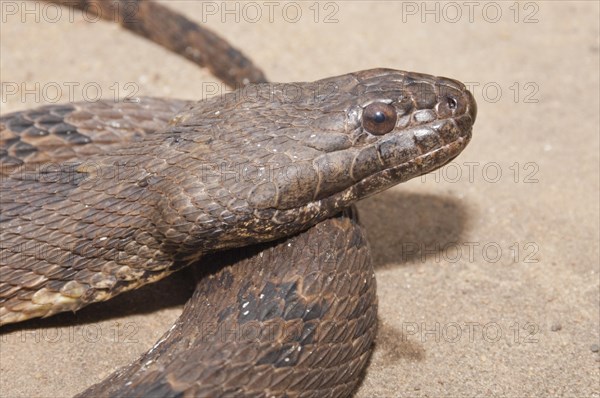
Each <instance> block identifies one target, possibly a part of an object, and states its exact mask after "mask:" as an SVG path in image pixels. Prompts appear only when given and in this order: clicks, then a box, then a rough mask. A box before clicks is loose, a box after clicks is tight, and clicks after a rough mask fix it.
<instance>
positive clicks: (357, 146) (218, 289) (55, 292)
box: [0, 69, 476, 397]
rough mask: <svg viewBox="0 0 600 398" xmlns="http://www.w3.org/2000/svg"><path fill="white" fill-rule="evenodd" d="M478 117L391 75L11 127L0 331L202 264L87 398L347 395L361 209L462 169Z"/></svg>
mask: <svg viewBox="0 0 600 398" xmlns="http://www.w3.org/2000/svg"><path fill="white" fill-rule="evenodd" d="M236 79H237V80H244V79H248V78H247V77H243V78H239V76H238V77H236V78H235V79H234V80H236ZM261 79H262V78H257V79H255V80H258V81H260V80H261ZM237 80H236V81H237ZM253 81H254V80H253ZM475 117H476V105H475V101H474V99H473V96H472V95H471V94H470V93H469V91H468V90H467V89H466V88H465V87H464V85H462V84H461V83H459V82H456V81H454V80H451V79H446V78H440V77H433V76H429V75H424V74H418V73H409V72H402V71H397V70H391V69H372V70H365V71H361V72H355V73H350V74H346V75H341V76H336V77H331V78H327V79H323V80H319V81H316V82H310V83H287V84H273V83H258V82H257V83H252V84H249V85H247V86H246V87H243V88H240V89H238V90H236V91H234V92H231V93H228V94H225V95H223V96H220V97H215V98H211V99H208V100H203V101H199V102H191V101H182V100H171V99H159V98H139V99H138V100H137V101H135V102H106V101H100V102H96V103H74V104H66V105H53V106H45V107H41V108H37V109H33V110H29V111H23V112H16V113H12V114H7V115H4V116H2V117H1V118H0V166H1V167H2V181H1V188H2V190H1V193H2V195H1V198H0V227H1V230H0V237H1V245H2V246H1V250H2V253H1V257H0V261H1V263H0V265H1V267H0V324H8V323H14V322H20V321H23V320H26V319H29V318H33V317H44V316H49V315H52V314H54V313H57V312H62V311H75V310H77V309H79V308H81V307H83V306H85V305H88V304H90V303H93V302H97V301H103V300H107V299H109V298H111V297H113V296H115V295H116V294H119V293H121V292H124V291H127V290H131V289H135V288H137V287H139V286H141V285H144V284H147V283H150V282H153V281H155V280H158V279H161V278H163V277H165V276H166V275H168V274H170V273H172V272H174V271H176V270H178V269H180V268H182V267H185V266H188V265H191V264H194V266H195V267H196V269H197V270H198V272H200V273H202V274H203V277H202V278H199V280H198V282H197V286H196V290H195V292H194V295H193V297H192V298H191V299H190V301H189V302H188V303H187V304H186V306H185V308H184V310H183V313H182V315H181V316H180V318H179V319H178V321H177V322H176V324H175V325H173V327H172V328H171V329H170V330H169V331H168V332H167V333H166V334H165V335H164V336H163V337H162V338H161V339H160V341H159V342H158V343H157V344H156V345H155V346H154V347H153V348H152V349H151V350H150V351H149V352H148V353H146V354H145V355H143V356H142V357H141V358H140V359H139V360H138V361H136V362H134V363H132V364H130V365H129V366H127V367H125V368H123V369H120V370H117V371H116V372H115V373H113V374H112V375H111V376H110V377H109V378H107V379H106V380H104V381H103V382H101V383H99V384H97V385H95V386H92V387H91V388H90V389H88V390H87V391H85V392H83V393H82V394H81V396H90V397H98V396H156V397H161V396H202V397H215V396H248V397H254V396H256V397H263V396H264V397H270V396H286V397H292V396H298V397H328V396H331V397H343V396H348V395H350V394H351V393H352V391H353V390H354V389H355V388H356V386H357V384H358V383H359V381H360V375H361V373H362V371H363V370H364V369H365V367H366V364H367V361H368V358H369V354H370V351H371V346H372V343H373V339H374V336H375V332H376V311H377V299H376V294H375V280H374V274H373V270H372V267H371V262H370V257H369V253H368V245H367V241H366V238H365V233H364V231H363V230H362V228H361V227H360V224H359V223H358V221H357V217H356V214H355V211H354V210H353V209H352V204H353V203H355V202H356V201H357V200H360V199H362V198H365V197H367V196H369V195H372V194H375V193H377V192H380V191H382V190H384V189H387V188H389V187H391V186H393V185H395V184H397V183H400V182H403V181H406V180H408V179H411V178H413V177H415V176H418V175H421V174H423V173H427V172H430V171H432V170H434V169H436V168H438V167H441V166H443V165H444V164H446V163H447V162H449V161H450V160H452V159H453V158H454V157H456V156H457V155H458V154H459V153H460V152H461V151H462V150H463V149H464V148H465V146H466V145H467V143H468V142H469V140H470V138H471V131H472V126H473V123H474V121H475Z"/></svg>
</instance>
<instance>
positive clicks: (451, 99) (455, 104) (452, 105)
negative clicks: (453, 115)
mask: <svg viewBox="0 0 600 398" xmlns="http://www.w3.org/2000/svg"><path fill="white" fill-rule="evenodd" d="M446 103H447V104H448V108H450V109H456V108H457V107H458V101H457V100H456V98H454V97H450V96H448V97H446Z"/></svg>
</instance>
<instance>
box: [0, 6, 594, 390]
mask: <svg viewBox="0 0 600 398" xmlns="http://www.w3.org/2000/svg"><path fill="white" fill-rule="evenodd" d="M206 4H209V3H206ZM210 4H211V7H212V6H214V7H216V9H217V11H222V9H221V7H222V4H221V3H220V2H216V3H210ZM254 4H255V5H258V7H259V9H260V10H261V11H262V13H263V14H262V16H260V17H257V15H256V14H254V13H251V12H252V11H253V10H252V9H251V8H248V6H247V4H246V3H240V4H239V7H240V8H239V13H238V15H239V17H240V19H239V21H235V19H234V16H235V15H230V14H227V15H220V14H217V15H206V14H205V15H204V17H205V19H206V25H207V26H209V27H210V28H212V29H214V30H215V31H217V32H219V33H220V34H222V35H223V36H224V37H226V38H227V39H228V40H230V41H231V42H232V43H234V44H235V45H236V46H238V47H239V48H241V49H243V50H244V51H245V53H246V54H248V55H249V56H251V57H252V58H253V59H254V60H255V61H256V62H257V63H258V64H259V65H261V66H262V67H263V68H264V70H265V72H266V74H267V76H268V77H269V78H270V79H271V80H273V81H281V82H290V81H309V80H314V79H319V78H322V77H326V76H332V75H336V74H342V73H347V72H351V71H355V70H360V69H366V68H372V67H390V68H396V69H404V70H412V71H419V72H424V73H431V74H436V75H444V76H449V77H452V78H455V79H458V80H461V81H463V82H467V83H469V84H470V85H471V87H472V88H473V93H474V95H475V98H476V99H477V102H478V105H479V114H478V118H477V122H476V125H475V129H474V136H473V140H472V142H471V143H470V145H469V147H468V148H467V149H466V150H465V151H464V152H463V153H462V154H461V155H460V157H458V158H457V159H456V160H455V161H454V163H453V164H452V165H450V166H448V167H447V168H445V169H444V170H443V171H441V172H437V173H435V174H433V175H428V176H426V177H424V178H419V179H416V180H413V181H410V182H408V183H406V184H403V185H401V186H398V187H395V188H394V189H391V190H389V191H387V192H384V193H382V194H380V195H377V196H375V197H372V198H369V199H367V200H364V201H363V202H361V203H360V205H359V208H360V211H361V218H362V220H363V221H364V223H365V224H366V227H367V228H368V231H369V241H370V243H371V247H372V251H373V257H374V262H375V267H376V275H377V280H378V296H379V303H380V309H379V317H380V326H381V330H380V333H379V336H378V341H377V347H376V350H375V353H374V355H373V357H372V361H371V363H370V366H369V368H368V371H367V373H366V376H365V378H364V381H363V383H362V385H361V387H360V389H359V391H358V392H357V397H361V398H367V397H463V396H499V397H524V396H528V397H531V396H544V397H545V396H568V397H598V396H600V387H599V386H600V371H599V368H600V356H599V353H598V345H599V344H600V341H599V333H600V331H599V322H600V320H599V313H600V308H599V298H600V296H599V295H600V292H599V284H600V282H599V272H600V269H599V249H598V242H599V240H600V239H599V230H600V227H599V219H600V215H599V197H598V192H599V128H598V126H599V105H600V104H599V72H598V71H599V22H598V21H599V19H598V16H599V5H598V3H597V2H571V1H569V2H567V1H556V2H541V1H540V2H536V3H531V2H529V3H519V4H518V7H515V5H514V4H516V3H513V2H493V3H479V2H475V6H474V8H473V9H471V11H472V15H470V13H469V11H470V9H469V8H468V7H469V6H468V5H465V3H462V2H458V3H435V2H432V3H427V4H426V5H425V4H424V3H421V2H349V1H348V2H331V3H327V4H328V5H326V4H325V3H320V4H319V5H318V7H317V8H318V9H319V11H320V12H319V13H318V15H317V14H315V13H314V10H315V8H314V7H313V9H311V8H310V7H311V6H313V3H312V2H303V3H285V4H292V5H291V6H290V5H288V6H287V7H288V8H286V13H285V14H282V12H283V9H284V5H285V4H284V3H277V4H278V7H276V8H275V12H274V14H273V20H272V22H271V21H269V16H268V8H267V5H265V3H263V2H257V3H254ZM10 5H12V6H16V7H17V10H18V13H17V14H15V15H13V14H12V11H11V10H12V8H11V9H8V8H7V6H10ZM295 5H299V6H300V7H301V10H302V15H301V16H300V17H299V21H297V22H293V19H294V18H295V16H294V15H295V14H294V13H293V11H294V9H295V8H291V7H295ZM0 6H1V7H2V18H3V20H2V25H1V32H0V33H1V42H0V50H1V57H0V60H1V61H0V68H1V76H0V80H1V82H2V103H1V105H2V113H3V114H4V113H7V112H10V111H17V110H21V109H26V108H32V107H36V106H39V105H41V104H43V103H47V102H67V101H70V100H80V99H82V98H93V97H94V96H95V95H96V91H94V90H96V89H98V88H99V89H100V91H98V93H99V94H100V95H101V96H102V97H104V98H113V97H114V96H115V95H119V96H123V95H125V94H129V93H131V90H130V87H134V88H135V89H136V90H137V92H136V94H137V95H153V96H170V97H179V98H187V99H198V98H202V96H203V95H205V92H206V88H207V83H208V84H212V83H213V82H215V79H214V78H213V77H212V76H210V75H209V74H208V72H207V71H206V70H203V69H200V68H198V67H196V66H195V65H193V64H191V63H190V62H188V61H186V60H184V59H181V58H179V57H178V56H176V55H173V54H170V53H168V52H167V51H166V50H163V49H162V48H160V47H158V46H156V45H153V44H151V43H149V42H147V41H145V40H143V39H141V38H139V37H137V36H134V35H132V34H130V33H128V32H125V31H124V30H122V29H121V28H119V27H118V26H115V25H112V24H108V23H105V22H93V23H90V22H86V21H85V20H83V19H82V17H81V14H80V13H74V14H73V15H72V18H71V14H69V13H68V12H66V11H64V10H63V12H62V14H61V15H60V16H59V17H57V18H55V17H56V14H53V12H54V11H55V10H54V9H51V8H45V6H43V5H36V4H35V3H33V2H21V1H17V2H12V1H3V2H1V3H0ZM170 6H171V7H173V8H176V9H178V10H180V11H181V12H182V13H184V14H185V15H187V16H189V17H190V18H192V19H194V20H196V21H199V22H202V19H203V16H202V14H201V11H202V3H201V2H196V1H186V2H173V3H172V4H170ZM244 6H246V8H244ZM24 7H29V8H28V9H33V10H34V11H33V14H26V15H24V14H22V13H21V11H22V10H23V8H24ZM230 7H233V5H231V4H230ZM251 7H254V10H256V7H255V6H254V5H252V6H251ZM425 7H427V9H429V10H433V11H432V13H427V12H426V10H425ZM436 7H437V11H436ZM211 9H212V8H211ZM244 10H245V11H244ZM498 10H500V12H501V13H500V14H498ZM9 11H10V12H9ZM457 11H458V13H457ZM517 11H518V12H517ZM332 13H333V14H332ZM471 16H472V18H471ZM36 17H37V18H39V22H36ZM436 17H437V18H439V20H438V21H436ZM332 18H333V20H332ZM36 85H37V86H36ZM15 87H17V93H16V94H13V93H12V90H13V88H15ZM31 87H34V88H33V90H32V92H33V94H32V93H31V92H30V93H29V94H26V93H25V91H24V89H30V88H31ZM69 87H74V89H73V92H72V93H71V92H69ZM52 90H54V91H52ZM87 90H91V91H87ZM36 94H37V95H36ZM191 288H192V286H191V284H190V278H189V275H186V274H185V273H183V274H179V275H175V276H174V277H172V278H169V280H166V281H164V282H161V283H158V284H156V285H154V286H148V287H146V288H144V289H142V290H141V291H138V292H134V293H132V294H127V295H123V296H121V297H119V298H117V299H116V300H114V301H113V302H109V303H104V304H100V305H95V306H92V307H89V308H87V309H85V310H82V311H81V312H80V313H78V314H76V315H73V314H63V315H60V316H57V317H55V318H51V319H45V320H38V321H33V322H29V323H27V324H26V327H24V328H23V327H22V328H20V329H19V328H17V329H8V330H5V331H3V333H2V334H1V335H0V395H1V396H2V397H62V396H70V395H73V394H75V393H76V392H78V391H81V390H83V389H84V388H85V387H86V386H89V385H91V384H92V383H95V382H97V381H99V380H101V379H102V378H104V377H105V376H107V375H108V374H110V373H111V372H112V371H114V370H115V369H116V368H118V367H119V366H122V365H124V364H126V363H128V362H130V361H132V360H134V359H136V358H137V357H138V356H139V355H140V354H141V353H142V352H145V351H146V350H147V349H149V348H150V347H151V346H152V345H153V344H154V342H155V341H156V340H157V339H158V338H159V337H160V335H161V334H162V333H163V332H164V331H166V330H167V329H168V328H169V327H170V325H171V324H172V322H173V321H174V320H175V319H176V317H177V316H178V314H179V313H180V311H181V308H182V305H183V303H184V302H185V301H186V299H187V297H189V294H190V292H191Z"/></svg>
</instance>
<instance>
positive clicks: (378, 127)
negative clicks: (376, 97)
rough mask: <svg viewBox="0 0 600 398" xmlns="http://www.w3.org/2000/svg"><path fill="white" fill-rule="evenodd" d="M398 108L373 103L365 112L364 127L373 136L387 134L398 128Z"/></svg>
mask: <svg viewBox="0 0 600 398" xmlns="http://www.w3.org/2000/svg"><path fill="white" fill-rule="evenodd" d="M397 119H398V115H397V114H396V108H394V107H393V106H392V105H389V104H384V103H383V102H373V103H372V104H369V105H367V106H366V108H365V110H364V111H363V117H362V126H363V128H364V129H365V130H367V131H368V132H369V133H371V134H373V135H383V134H387V133H389V132H390V131H392V130H393V129H394V127H395V126H396V120H397Z"/></svg>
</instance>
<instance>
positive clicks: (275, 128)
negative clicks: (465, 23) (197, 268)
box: [167, 69, 477, 246]
mask: <svg viewBox="0 0 600 398" xmlns="http://www.w3.org/2000/svg"><path fill="white" fill-rule="evenodd" d="M476 109H477V108H476V104H475V101H474V99H473V96H472V95H471V93H470V92H469V91H468V90H467V89H466V88H465V86H464V85H463V84H462V83H459V82H457V81H455V80H451V79H447V78H442V77H434V76H429V75H424V74H418V73H409V72H402V71H396V70H390V69H373V70H366V71H361V72H356V73H350V74H346V75H342V76H337V77H332V78H328V79H323V80H319V81H315V82H312V83H286V84H273V83H262V84H256V85H249V86H247V87H245V88H243V89H241V90H238V91H235V92H232V93H228V94H226V95H224V96H222V97H219V98H212V99H209V100H206V101H202V102H199V103H197V104H196V105H194V106H193V107H191V108H190V109H189V110H187V111H185V112H183V113H181V114H180V115H179V116H178V117H177V123H176V124H175V125H174V126H172V128H171V132H172V133H177V134H176V135H177V137H176V139H173V140H172V141H169V142H170V143H169V145H170V146H171V148H170V149H176V150H177V151H179V152H184V153H185V154H186V156H185V163H184V164H181V165H177V163H178V162H171V165H173V164H176V165H175V166H177V167H185V169H186V173H187V174H186V176H185V181H184V184H182V186H181V188H180V190H181V191H184V192H183V193H184V194H185V195H186V197H191V198H192V199H191V202H192V203H193V204H194V205H195V206H196V207H200V209H196V210H186V209H183V210H182V211H180V210H179V209H175V210H177V211H178V213H179V214H189V215H190V217H194V219H189V220H188V221H191V222H196V223H198V222H199V223H200V224H203V226H202V227H201V228H200V230H201V231H202V230H210V231H214V230H215V225H218V228H217V229H218V230H219V231H223V233H222V234H220V236H228V233H227V232H225V231H227V230H229V231H234V230H235V231H236V232H235V233H234V234H233V235H234V236H232V237H231V240H232V241H237V240H239V238H240V235H243V236H248V237H252V238H251V239H254V240H249V243H251V242H253V241H256V240H263V238H264V239H265V240H267V239H273V238H276V237H279V236H283V235H287V234H289V233H292V232H293V230H302V229H305V228H307V227H309V226H311V225H313V224H315V223H316V222H318V221H320V220H322V219H324V218H327V217H330V216H332V215H334V214H335V213H337V212H339V211H340V210H341V209H343V208H345V207H347V206H349V205H351V204H352V203H353V202H355V201H357V200H359V199H362V198H365V197H367V196H369V195H372V194H375V193H377V192H380V191H382V190H384V189H387V188H389V187H391V186H393V185H395V184H398V183H401V182H404V181H406V180H409V179H411V178H413V177H416V176H419V175H421V174H424V173H427V172H430V171H432V170H434V169H436V168H438V167H441V166H442V165H444V164H446V163H447V162H449V161H450V160H451V159H453V158H454V157H456V156H457V155H458V154H459V153H460V152H461V151H462V150H463V149H464V148H465V146H466V145H467V143H468V142H469V140H470V138H471V131H472V126H473V123H474V122H475V117H476V113H477V110H476ZM167 133H168V131H167ZM174 136H175V135H174V134H171V135H170V136H169V137H174ZM175 158H176V156H175ZM180 158H181V159H184V157H181V156H180ZM194 161H195V162H196V163H194ZM200 163H201V164H202V165H203V167H204V173H200V171H199V170H200V169H199V167H200V166H199V164H200ZM207 165H209V166H207ZM175 166H173V167H175ZM207 171H208V173H207ZM190 181H191V182H190ZM170 189H172V188H170ZM186 201H187V203H189V202H190V201H189V200H187V199H186ZM199 213H200V214H201V216H200V218H201V220H200V218H198V216H197V215H198V214H199ZM240 219H245V220H246V222H240ZM199 220H200V221H199ZM228 220H234V221H235V228H233V227H231V228H230V227H228V225H234V223H233V222H231V223H230V222H229V221H228ZM240 225H242V226H243V228H240ZM241 230H244V231H243V232H240V231H241ZM223 239H225V240H229V238H223ZM249 239H250V238H249ZM225 246H227V245H226V244H225Z"/></svg>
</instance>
